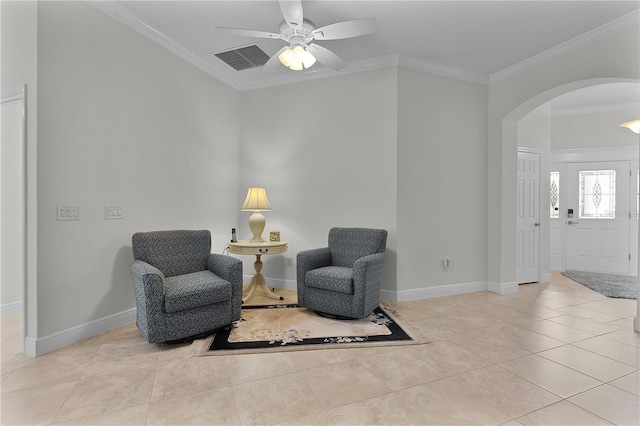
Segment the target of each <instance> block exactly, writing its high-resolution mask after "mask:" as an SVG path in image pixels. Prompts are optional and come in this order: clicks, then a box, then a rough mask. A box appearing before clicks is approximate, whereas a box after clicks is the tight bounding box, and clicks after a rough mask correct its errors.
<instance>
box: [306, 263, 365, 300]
mask: <svg viewBox="0 0 640 426" xmlns="http://www.w3.org/2000/svg"><path fill="white" fill-rule="evenodd" d="M305 283H306V285H307V286H309V287H315V288H321V289H323V290H331V291H337V292H340V293H345V294H353V268H345V267H342V266H325V267H324V268H318V269H312V270H310V271H308V272H307V275H306V277H305Z"/></svg>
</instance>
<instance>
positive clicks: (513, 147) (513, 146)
mask: <svg viewBox="0 0 640 426" xmlns="http://www.w3.org/2000/svg"><path fill="white" fill-rule="evenodd" d="M615 83H635V84H639V82H638V81H637V80H631V79H615V78H613V79H590V80H581V81H576V82H572V83H569V84H564V85H561V86H557V87H554V88H552V89H549V90H546V91H544V92H543V93H540V94H538V95H536V96H534V97H532V98H530V99H529V100H527V101H525V102H523V103H522V104H520V105H519V106H518V107H516V108H515V109H513V110H512V111H511V112H510V113H508V114H506V115H505V117H504V118H503V119H502V126H501V127H502V128H501V131H502V158H503V160H504V161H505V162H506V161H509V158H510V157H511V158H512V160H513V161H512V164H515V163H516V152H517V147H518V146H520V143H519V134H518V123H519V122H520V121H521V120H523V119H524V118H525V117H526V116H527V115H528V114H529V113H531V112H532V111H534V110H535V109H537V108H539V107H540V106H542V105H544V104H546V103H548V102H550V101H552V100H553V99H555V98H557V97H559V96H562V95H565V94H567V93H571V92H574V91H577V90H580V89H584V88H588V87H593V86H598V85H606V84H615ZM632 118H633V117H632ZM632 118H630V119H632ZM638 142H640V137H638ZM638 149H639V150H640V148H638ZM503 178H504V177H503ZM514 181H515V180H514ZM514 186H515V184H514ZM503 195H504V193H503ZM507 198H508V197H507ZM514 198H515V197H514ZM505 201H506V200H505V199H503V200H502V202H503V203H505ZM512 206H514V207H513V210H512V211H513V219H512V220H513V223H514V226H513V233H514V234H515V232H516V231H515V229H516V228H515V217H516V214H515V203H513V204H512ZM543 226H544V224H543ZM503 230H504V228H503ZM634 237H635V236H634ZM507 238H508V237H507ZM505 240H506V238H503V239H502V241H503V244H504V241H505ZM512 241H513V242H514V243H513V244H515V241H516V239H515V238H513V239H512ZM636 241H640V238H638V239H636ZM638 245H639V247H638V250H637V252H640V243H638ZM511 247H512V246H511ZM506 250H509V245H507V247H506ZM503 252H505V248H504V247H503ZM504 257H505V256H503V258H502V259H501V260H502V261H503V262H504V261H505V258H504ZM507 262H508V260H507ZM511 265H513V266H511V268H512V269H513V274H510V276H514V277H515V275H516V274H515V268H516V267H515V265H516V262H515V261H514V262H512V263H511ZM508 268H510V267H509V265H508V264H506V265H505V264H503V265H502V270H508ZM507 273H508V272H507ZM638 281H639V284H638V287H639V293H640V278H639V280H638ZM510 290H511V291H515V290H514V289H513V287H511V288H510ZM634 330H636V331H640V301H638V302H637V315H636V317H635V319H634Z"/></svg>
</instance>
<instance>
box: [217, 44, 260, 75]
mask: <svg viewBox="0 0 640 426" xmlns="http://www.w3.org/2000/svg"><path fill="white" fill-rule="evenodd" d="M215 55H216V56H217V57H218V58H219V59H220V60H222V61H223V62H224V63H225V64H227V65H229V66H230V67H232V68H233V69H235V70H236V71H242V70H246V69H249V68H255V67H261V66H262V65H264V64H266V63H267V61H268V60H269V55H267V54H266V53H265V52H264V50H262V49H260V48H259V47H258V46H257V45H255V44H254V45H252V46H246V47H239V48H237V49H231V50H226V51H224V52H219V53H216V54H215Z"/></svg>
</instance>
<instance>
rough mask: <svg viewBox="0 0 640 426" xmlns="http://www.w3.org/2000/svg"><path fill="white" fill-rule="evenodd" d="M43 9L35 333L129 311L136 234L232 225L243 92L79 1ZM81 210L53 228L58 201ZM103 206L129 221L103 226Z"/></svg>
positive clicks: (220, 235) (219, 230)
mask: <svg viewBox="0 0 640 426" xmlns="http://www.w3.org/2000/svg"><path fill="white" fill-rule="evenodd" d="M38 7H39V10H38V12H39V13H38V43H39V45H38V79H39V80H38V86H39V91H38V110H39V116H38V131H39V132H38V133H39V135H40V137H39V140H38V271H39V277H38V298H39V300H40V304H39V307H38V335H40V336H44V335H48V334H50V333H53V332H57V331H60V330H64V329H66V328H69V327H73V326H77V325H80V324H85V323H87V322H90V321H92V320H96V319H99V318H103V317H106V316H109V315H112V314H114V313H118V312H121V311H124V310H126V309H130V308H132V307H134V306H135V302H134V297H133V290H132V285H131V277H130V275H129V269H128V266H129V263H130V262H131V261H132V253H131V247H130V245H131V235H132V233H134V232H136V231H145V230H154V229H175V228H180V229H183V228H190V229H210V230H211V231H212V233H213V240H214V247H215V246H216V245H217V244H221V243H222V242H223V241H225V240H226V239H227V238H228V234H229V229H230V228H231V227H232V226H236V219H237V212H236V210H235V209H230V208H229V206H235V205H239V203H240V200H239V198H240V196H239V186H238V183H237V179H236V176H238V171H239V151H238V146H239V128H240V126H239V121H238V118H239V95H238V93H237V92H236V91H235V90H233V89H231V88H229V87H227V86H225V85H223V84H222V83H220V82H218V81H217V80H215V79H213V78H211V77H210V76H209V75H207V74H205V73H204V72H202V71H200V70H198V69H196V68H195V67H193V66H191V65H190V64H188V63H186V62H185V61H183V60H181V59H179V58H178V57H176V56H174V55H172V54H171V53H169V52H168V51H166V50H164V49H162V48H161V47H159V46H157V45H156V44H154V43H153V42H152V41H150V40H148V39H147V38H145V37H143V36H142V35H140V34H138V33H136V32H134V31H133V30H131V29H129V28H127V27H125V26H124V25H122V24H120V23H118V22H117V21H115V20H114V19H113V18H111V17H109V16H107V15H105V14H104V13H102V12H101V11H99V10H98V9H96V8H95V7H93V6H91V5H89V4H87V3H85V2H62V3H50V2H41V3H39V6H38ZM58 204H62V205H75V206H79V207H80V217H81V219H80V220H79V221H71V222H60V221H56V205H58ZM105 205H120V206H122V207H123V208H124V219H122V220H105V213H104V209H105Z"/></svg>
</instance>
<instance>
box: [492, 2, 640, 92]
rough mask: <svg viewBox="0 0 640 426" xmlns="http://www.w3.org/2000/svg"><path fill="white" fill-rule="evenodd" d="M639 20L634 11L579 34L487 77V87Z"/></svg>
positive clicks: (639, 14)
mask: <svg viewBox="0 0 640 426" xmlns="http://www.w3.org/2000/svg"><path fill="white" fill-rule="evenodd" d="M639 19H640V12H639V11H637V10H636V11H634V12H631V13H628V14H626V15H624V16H621V17H620V18H617V19H614V20H613V21H611V22H608V23H606V24H604V25H601V26H599V27H598V28H595V29H593V30H591V31H588V32H586V33H584V34H581V35H579V36H577V37H574V38H572V39H571V40H567V41H565V42H564V43H560V44H559V45H557V46H554V47H552V48H551V49H547V50H545V51H544V52H542V53H539V54H537V55H534V56H531V57H530V58H527V59H525V60H523V61H520V62H518V63H517V64H515V65H511V66H510V67H507V68H505V69H503V70H500V71H498V72H495V73H493V74H491V76H489V85H493V84H496V83H499V82H501V81H503V80H507V79H509V78H511V77H513V76H515V75H517V74H520V73H522V72H525V71H528V70H530V69H532V68H535V67H537V66H539V65H542V64H544V63H546V62H549V61H551V60H553V59H556V58H559V57H561V56H563V55H566V54H568V53H571V52H573V51H575V50H578V49H580V48H582V47H584V46H588V45H590V44H592V43H595V42H597V41H599V40H602V39H604V38H606V37H609V36H612V35H614V34H616V33H619V32H620V31H623V30H626V29H627V28H631V27H633V26H635V25H638V20H639Z"/></svg>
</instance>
